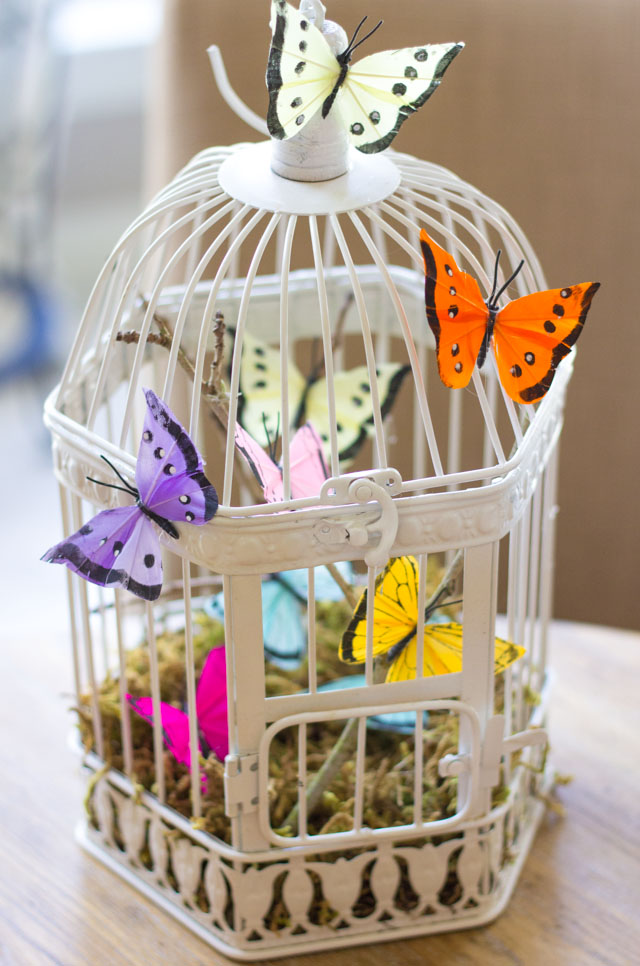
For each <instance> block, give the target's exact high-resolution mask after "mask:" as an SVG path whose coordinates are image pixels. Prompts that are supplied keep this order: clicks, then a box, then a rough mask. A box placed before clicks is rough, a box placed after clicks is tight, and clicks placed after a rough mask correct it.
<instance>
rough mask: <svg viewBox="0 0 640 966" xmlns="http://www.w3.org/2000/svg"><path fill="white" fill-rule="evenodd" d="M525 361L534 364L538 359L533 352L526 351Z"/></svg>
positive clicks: (529, 364) (530, 364)
mask: <svg viewBox="0 0 640 966" xmlns="http://www.w3.org/2000/svg"><path fill="white" fill-rule="evenodd" d="M524 361H525V362H526V363H527V365H528V366H532V365H533V364H534V362H535V361H536V357H535V355H534V354H533V352H525V354H524Z"/></svg>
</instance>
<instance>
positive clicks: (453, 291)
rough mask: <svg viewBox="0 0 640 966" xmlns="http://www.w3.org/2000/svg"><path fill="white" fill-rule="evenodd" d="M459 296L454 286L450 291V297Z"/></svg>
mask: <svg viewBox="0 0 640 966" xmlns="http://www.w3.org/2000/svg"><path fill="white" fill-rule="evenodd" d="M457 294H458V293H457V292H456V290H455V288H454V286H453V285H452V286H451V288H450V289H449V295H457Z"/></svg>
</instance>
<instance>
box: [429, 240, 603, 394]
mask: <svg viewBox="0 0 640 966" xmlns="http://www.w3.org/2000/svg"><path fill="white" fill-rule="evenodd" d="M420 245H421V246H422V254H423V256H424V270H425V275H426V284H425V297H426V302H427V320H428V322H429V325H430V327H431V331H432V332H433V334H434V336H435V339H436V354H437V358H438V369H439V371H440V378H441V379H442V381H443V383H444V384H445V386H449V388H450V389H461V388H463V387H464V386H466V385H467V384H468V382H469V380H470V379H471V374H472V372H473V367H474V365H475V364H476V362H477V363H478V369H481V368H482V366H483V363H484V361H485V359H486V356H487V351H488V349H489V345H490V344H491V345H492V346H493V352H494V355H495V358H496V363H497V365H498V374H499V376H500V382H501V383H502V385H503V386H504V388H505V391H506V392H507V393H508V395H509V396H511V398H512V399H513V400H515V402H519V403H533V402H537V400H538V399H542V397H543V396H544V394H545V393H546V392H547V390H548V388H549V386H550V385H551V382H552V380H553V377H554V375H555V372H556V367H557V366H558V363H559V362H560V360H561V359H563V358H564V356H566V354H567V353H568V352H569V351H570V349H571V346H572V345H573V344H574V342H575V341H576V339H577V338H578V336H579V335H580V333H581V331H582V327H583V325H584V321H585V319H586V317H587V312H588V311H589V306H590V305H591V300H592V298H593V296H594V295H595V293H596V292H597V290H598V289H599V288H600V283H599V282H585V283H583V284H582V285H572V286H571V287H570V288H551V289H548V291H546V292H534V293H533V294H532V295H524V296H523V297H522V298H519V299H514V301H513V302H508V303H507V305H505V307H504V308H502V309H499V308H498V300H499V298H500V296H501V295H502V293H503V292H504V291H505V289H506V288H507V287H508V286H509V285H510V284H511V282H512V281H513V280H514V278H515V277H516V275H517V274H518V272H519V271H520V269H521V268H522V266H523V265H524V261H522V262H520V264H519V265H518V267H517V269H516V270H515V272H514V273H513V275H512V276H511V277H510V278H509V279H508V280H507V281H506V282H505V284H504V285H503V286H502V288H501V289H500V290H499V291H496V289H497V286H498V261H499V259H500V252H498V255H497V258H496V267H495V274H494V279H493V288H492V290H491V295H490V296H489V298H488V299H487V300H486V301H485V300H484V299H483V297H482V293H481V291H480V286H479V285H478V283H477V281H476V280H475V278H473V277H472V276H471V275H467V273H466V272H462V271H461V270H460V269H459V268H458V266H457V265H456V263H455V259H454V258H453V256H452V255H450V254H449V253H448V252H446V251H445V250H444V248H440V246H439V245H437V244H436V243H435V242H434V241H433V239H432V238H430V237H429V235H427V233H426V231H424V229H423V230H422V231H421V232H420Z"/></svg>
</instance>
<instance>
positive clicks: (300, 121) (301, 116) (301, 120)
mask: <svg viewBox="0 0 640 966" xmlns="http://www.w3.org/2000/svg"><path fill="white" fill-rule="evenodd" d="M303 123H304V114H298V116H297V118H296V124H297V125H298V127H300V125H301V124H303Z"/></svg>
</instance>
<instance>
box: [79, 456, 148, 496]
mask: <svg viewBox="0 0 640 966" xmlns="http://www.w3.org/2000/svg"><path fill="white" fill-rule="evenodd" d="M100 459H102V460H104V461H105V463H106V464H107V466H109V467H110V468H111V469H112V470H113V472H114V473H115V474H116V476H117V477H118V479H119V480H120V481H121V482H122V483H124V486H118V484H117V483H105V482H104V480H96V479H94V478H93V476H88V477H87V479H88V480H89V482H90V483H97V484H98V486H108V487H109V489H110V490H122V492H123V493H128V494H129V496H135V498H136V499H138V497H139V496H140V494H139V493H138V491H137V490H136V489H135V487H133V486H131V484H130V483H129V481H128V480H125V478H124V476H123V475H122V473H119V472H118V470H117V469H116V468H115V466H114V465H113V463H112V462H111V460H108V459H107V457H106V456H103V455H102V454H100Z"/></svg>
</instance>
